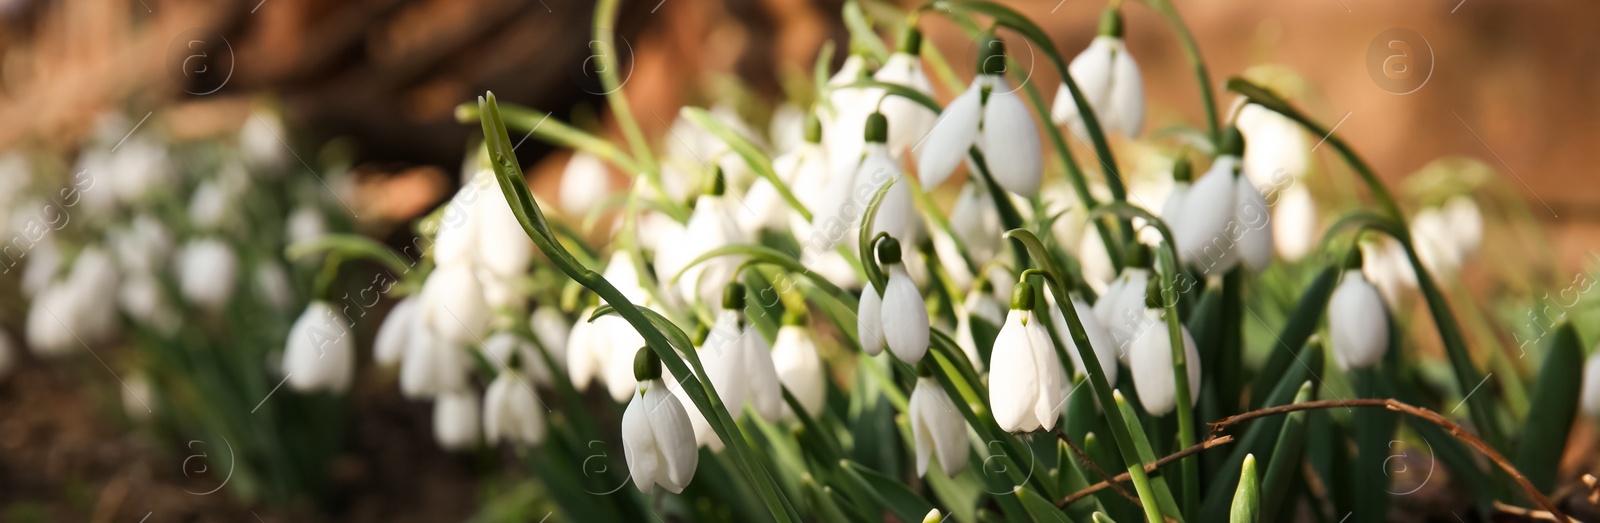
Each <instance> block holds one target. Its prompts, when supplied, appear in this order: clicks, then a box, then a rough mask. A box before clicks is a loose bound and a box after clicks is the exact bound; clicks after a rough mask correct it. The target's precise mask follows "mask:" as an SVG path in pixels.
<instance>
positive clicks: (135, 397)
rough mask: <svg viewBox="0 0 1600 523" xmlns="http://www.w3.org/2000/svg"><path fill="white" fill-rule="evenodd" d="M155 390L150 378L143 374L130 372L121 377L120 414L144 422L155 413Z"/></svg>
mask: <svg viewBox="0 0 1600 523" xmlns="http://www.w3.org/2000/svg"><path fill="white" fill-rule="evenodd" d="M155 406H156V403H155V388H154V387H152V386H150V377H149V376H146V375H145V374H144V373H143V372H130V373H128V374H126V375H124V376H123V377H122V412H123V413H124V414H127V415H128V419H131V420H135V421H144V420H147V419H150V415H151V414H154V413H155Z"/></svg>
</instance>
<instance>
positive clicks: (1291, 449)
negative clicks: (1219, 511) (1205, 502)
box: [1234, 381, 1377, 521]
mask: <svg viewBox="0 0 1600 523" xmlns="http://www.w3.org/2000/svg"><path fill="white" fill-rule="evenodd" d="M1313 392H1314V388H1313V387H1312V385H1311V382H1310V381H1307V382H1305V383H1302V384H1301V385H1300V391H1299V392H1296V393H1295V395H1294V402H1295V403H1305V402H1307V401H1311V400H1312V399H1313V396H1312V394H1313ZM1368 410H1377V409H1368ZM1309 415H1310V412H1307V411H1299V412H1291V413H1289V415H1288V419H1286V420H1284V423H1283V431H1282V432H1279V433H1278V443H1277V444H1276V445H1273V449H1272V457H1271V461H1268V462H1267V475H1266V476H1264V477H1263V478H1262V480H1261V487H1260V489H1259V490H1260V496H1261V501H1260V512H1258V513H1257V518H1258V519H1262V518H1264V519H1266V520H1268V521H1278V520H1276V519H1273V518H1275V517H1277V514H1278V510H1279V509H1280V508H1281V507H1283V506H1285V504H1286V503H1287V502H1288V501H1289V500H1288V499H1286V498H1287V497H1288V495H1289V485H1291V484H1292V483H1294V476H1295V474H1297V473H1299V472H1300V463H1301V462H1302V458H1304V457H1305V449H1306V417H1307V416H1309ZM1240 488H1243V486H1242V485H1241V486H1240ZM1234 503H1235V507H1237V506H1238V505H1237V503H1238V500H1237V499H1235V500H1234Z"/></svg>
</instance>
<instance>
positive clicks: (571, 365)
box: [566, 306, 611, 391]
mask: <svg viewBox="0 0 1600 523" xmlns="http://www.w3.org/2000/svg"><path fill="white" fill-rule="evenodd" d="M595 310H596V307H592V306H591V307H589V308H587V309H584V310H583V312H581V313H579V314H578V321H577V323H574V324H573V325H572V330H570V331H568V335H567V357H566V360H567V379H569V380H571V381H572V387H573V388H575V389H578V390H580V391H581V390H584V389H587V388H589V383H590V382H592V381H594V379H595V378H596V377H600V379H601V380H604V379H605V378H604V377H603V372H604V369H605V368H606V366H607V362H609V361H611V345H610V343H609V341H608V339H607V338H608V336H607V335H606V333H605V332H604V331H601V330H599V328H598V327H597V326H596V325H595V324H593V323H590V322H589V317H590V316H593V315H594V312H595Z"/></svg>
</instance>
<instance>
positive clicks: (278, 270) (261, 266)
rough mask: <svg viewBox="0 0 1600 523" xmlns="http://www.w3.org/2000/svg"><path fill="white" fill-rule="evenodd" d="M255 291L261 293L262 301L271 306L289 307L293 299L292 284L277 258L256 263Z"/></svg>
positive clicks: (276, 307)
mask: <svg viewBox="0 0 1600 523" xmlns="http://www.w3.org/2000/svg"><path fill="white" fill-rule="evenodd" d="M255 272H256V277H255V282H256V292H257V293H258V294H260V295H261V298H262V301H265V302H266V303H267V305H271V306H272V307H273V308H275V309H278V310H283V309H287V308H289V305H290V302H291V301H294V284H293V283H291V282H290V281H289V272H288V271H287V270H285V269H284V268H283V264H281V263H278V261H277V260H272V259H264V260H261V261H260V262H258V263H256V271H255Z"/></svg>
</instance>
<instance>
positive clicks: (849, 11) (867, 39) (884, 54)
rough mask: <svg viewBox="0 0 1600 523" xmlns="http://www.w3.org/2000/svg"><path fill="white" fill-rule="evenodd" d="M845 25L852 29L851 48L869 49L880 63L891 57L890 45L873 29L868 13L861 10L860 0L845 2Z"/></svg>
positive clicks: (846, 27) (868, 51)
mask: <svg viewBox="0 0 1600 523" xmlns="http://www.w3.org/2000/svg"><path fill="white" fill-rule="evenodd" d="M844 27H845V29H847V30H849V31H850V48H851V49H861V50H865V51H867V53H869V54H871V55H872V58H873V59H876V60H877V61H878V63H880V64H881V63H883V62H884V61H886V60H888V59H889V47H888V46H886V45H884V44H883V39H882V38H880V37H879V36H878V33H877V32H876V31H873V30H872V24H871V23H870V22H868V21H867V13H866V12H865V11H862V10H861V3H860V2H857V1H856V0H850V1H848V2H845V3H844Z"/></svg>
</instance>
